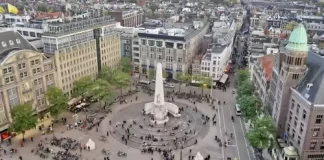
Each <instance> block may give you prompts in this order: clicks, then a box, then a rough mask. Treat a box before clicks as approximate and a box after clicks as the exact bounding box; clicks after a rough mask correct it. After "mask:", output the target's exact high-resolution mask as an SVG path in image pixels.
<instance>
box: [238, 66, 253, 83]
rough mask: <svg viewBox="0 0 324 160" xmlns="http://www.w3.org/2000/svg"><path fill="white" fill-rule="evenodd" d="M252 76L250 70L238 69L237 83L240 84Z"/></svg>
mask: <svg viewBox="0 0 324 160" xmlns="http://www.w3.org/2000/svg"><path fill="white" fill-rule="evenodd" d="M249 78H250V73H249V70H247V69H241V70H239V71H238V76H237V80H236V85H240V83H242V82H244V81H245V80H247V79H249Z"/></svg>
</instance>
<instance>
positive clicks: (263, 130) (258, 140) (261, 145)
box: [246, 116, 276, 154]
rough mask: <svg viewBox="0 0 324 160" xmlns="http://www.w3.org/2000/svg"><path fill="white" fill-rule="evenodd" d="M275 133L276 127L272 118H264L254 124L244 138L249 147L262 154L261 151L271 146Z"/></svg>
mask: <svg viewBox="0 0 324 160" xmlns="http://www.w3.org/2000/svg"><path fill="white" fill-rule="evenodd" d="M275 132H276V127H275V125H274V123H273V120H272V118H271V117H270V116H264V117H262V118H259V119H257V120H256V121H255V122H254V124H253V127H252V129H250V130H249V131H248V132H247V134H246V137H247V139H248V140H249V142H250V145H251V146H252V147H253V148H255V149H257V150H258V151H259V152H260V153H261V154H262V150H263V149H266V148H269V147H271V146H272V145H273V138H274V135H275Z"/></svg>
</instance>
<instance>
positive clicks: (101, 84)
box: [89, 78, 115, 106]
mask: <svg viewBox="0 0 324 160" xmlns="http://www.w3.org/2000/svg"><path fill="white" fill-rule="evenodd" d="M89 94H90V95H91V96H92V97H94V98H96V99H98V100H99V103H100V106H101V101H102V100H103V101H104V102H105V104H106V102H110V101H112V100H113V99H114V98H115V95H114V92H113V86H112V85H111V84H110V83H109V82H108V81H107V80H104V79H100V78H99V79H97V80H96V81H95V82H94V83H93V84H92V85H91V87H90V89H89Z"/></svg>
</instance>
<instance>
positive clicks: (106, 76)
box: [98, 67, 115, 84]
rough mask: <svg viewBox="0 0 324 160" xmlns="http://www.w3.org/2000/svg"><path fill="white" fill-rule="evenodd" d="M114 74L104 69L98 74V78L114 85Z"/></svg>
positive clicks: (112, 71) (108, 68)
mask: <svg viewBox="0 0 324 160" xmlns="http://www.w3.org/2000/svg"><path fill="white" fill-rule="evenodd" d="M114 73H115V71H114V70H112V69H111V68H110V67H104V68H102V69H101V71H100V72H99V75H98V78H100V79H103V80H106V81H107V82H108V83H110V84H113V83H114Z"/></svg>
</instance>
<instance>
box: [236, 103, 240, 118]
mask: <svg viewBox="0 0 324 160" xmlns="http://www.w3.org/2000/svg"><path fill="white" fill-rule="evenodd" d="M235 111H236V115H237V116H240V115H241V109H240V105H239V104H235Z"/></svg>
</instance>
